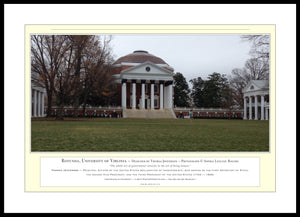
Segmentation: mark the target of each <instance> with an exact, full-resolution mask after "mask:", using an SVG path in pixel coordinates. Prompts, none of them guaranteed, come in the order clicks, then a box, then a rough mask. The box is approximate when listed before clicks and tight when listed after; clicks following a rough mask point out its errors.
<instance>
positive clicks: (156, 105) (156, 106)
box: [154, 99, 158, 108]
mask: <svg viewBox="0 0 300 217" xmlns="http://www.w3.org/2000/svg"><path fill="white" fill-rule="evenodd" d="M154 108H158V99H154Z"/></svg>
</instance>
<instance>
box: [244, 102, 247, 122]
mask: <svg viewBox="0 0 300 217" xmlns="http://www.w3.org/2000/svg"><path fill="white" fill-rule="evenodd" d="M244 120H247V99H246V97H244Z"/></svg>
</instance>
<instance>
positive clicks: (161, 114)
mask: <svg viewBox="0 0 300 217" xmlns="http://www.w3.org/2000/svg"><path fill="white" fill-rule="evenodd" d="M123 118H149V119H150V118H176V116H175V114H174V111H173V110H172V109H163V110H151V109H144V110H142V109H141V110H140V109H136V110H132V109H124V110H123Z"/></svg>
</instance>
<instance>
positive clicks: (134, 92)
mask: <svg viewBox="0 0 300 217" xmlns="http://www.w3.org/2000/svg"><path fill="white" fill-rule="evenodd" d="M135 108H136V84H135V81H133V82H132V109H135Z"/></svg>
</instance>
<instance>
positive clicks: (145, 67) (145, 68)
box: [120, 61, 172, 76]
mask: <svg viewBox="0 0 300 217" xmlns="http://www.w3.org/2000/svg"><path fill="white" fill-rule="evenodd" d="M120 74H121V75H130V74H135V75H164V76H166V75H168V76H172V72H170V71H169V70H167V69H164V68H162V67H159V66H157V65H155V64H154V63H152V62H149V61H148V62H144V63H142V64H139V65H137V66H134V67H131V68H128V69H125V70H123V71H121V73H120Z"/></svg>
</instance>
